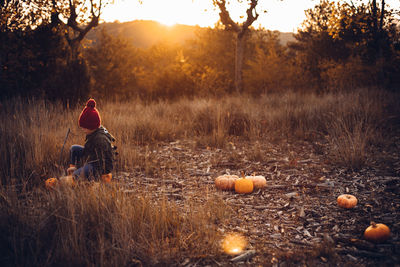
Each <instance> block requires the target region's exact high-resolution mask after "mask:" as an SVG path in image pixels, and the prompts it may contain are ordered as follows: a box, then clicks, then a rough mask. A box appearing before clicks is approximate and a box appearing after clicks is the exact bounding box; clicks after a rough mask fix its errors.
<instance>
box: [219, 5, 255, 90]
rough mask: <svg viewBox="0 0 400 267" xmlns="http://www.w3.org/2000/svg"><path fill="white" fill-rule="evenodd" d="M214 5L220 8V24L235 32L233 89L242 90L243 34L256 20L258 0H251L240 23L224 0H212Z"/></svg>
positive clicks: (244, 34)
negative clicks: (233, 18) (245, 15)
mask: <svg viewBox="0 0 400 267" xmlns="http://www.w3.org/2000/svg"><path fill="white" fill-rule="evenodd" d="M213 3H214V5H217V6H218V7H219V9H220V13H219V17H220V19H221V22H222V24H223V25H224V26H225V28H226V29H227V30H231V31H234V32H235V33H236V51H235V89H236V92H237V93H242V92H243V77H242V70H243V57H244V44H245V42H244V41H245V36H246V32H247V31H248V29H249V27H250V25H251V24H252V23H253V22H254V21H256V20H257V18H258V14H257V12H256V10H255V8H256V6H257V3H258V0H251V1H250V6H249V8H248V9H247V11H246V14H247V19H246V21H245V22H244V23H243V24H242V25H240V24H239V23H236V22H234V21H233V20H232V18H231V16H230V15H229V12H228V10H227V9H226V0H213Z"/></svg>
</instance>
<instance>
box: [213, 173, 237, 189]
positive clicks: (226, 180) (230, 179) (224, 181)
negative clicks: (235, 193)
mask: <svg viewBox="0 0 400 267" xmlns="http://www.w3.org/2000/svg"><path fill="white" fill-rule="evenodd" d="M237 179H239V176H237V175H228V174H225V175H221V176H218V177H217V178H216V179H215V187H216V188H217V189H220V190H233V189H235V181H236V180H237Z"/></svg>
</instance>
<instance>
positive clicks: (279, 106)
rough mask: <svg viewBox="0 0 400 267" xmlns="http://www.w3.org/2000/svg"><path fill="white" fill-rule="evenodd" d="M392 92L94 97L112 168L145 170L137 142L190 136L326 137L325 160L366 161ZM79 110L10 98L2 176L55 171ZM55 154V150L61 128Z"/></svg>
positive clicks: (391, 106)
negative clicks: (113, 151) (114, 158)
mask: <svg viewBox="0 0 400 267" xmlns="http://www.w3.org/2000/svg"><path fill="white" fill-rule="evenodd" d="M396 99H398V97H397V96H396V95H393V94H389V93H385V92H380V91H367V90H365V91H358V92H353V93H336V94H335V93H332V94H325V95H314V94H296V93H293V92H286V93H282V94H273V95H265V96H263V97H260V98H257V99H254V98H250V97H246V96H240V97H238V96H226V97H225V98H223V99H195V100H188V99H182V100H179V101H177V102H173V103H167V102H158V103H151V104H145V103H143V102H140V101H132V102H126V103H113V102H104V101H98V105H97V107H98V109H99V111H100V113H101V116H102V121H103V124H104V125H105V126H106V127H107V128H108V129H109V130H110V131H111V132H112V133H113V134H114V135H115V136H116V139H117V143H116V145H117V146H118V147H119V153H120V155H119V157H118V163H117V166H118V169H124V170H129V169H133V168H141V169H146V168H148V167H149V166H148V164H151V160H148V159H149V158H148V157H147V156H148V155H144V154H143V153H142V152H141V151H142V149H141V147H143V146H151V145H152V144H154V143H157V142H170V141H174V140H177V139H194V140H195V141H196V142H197V144H198V145H199V146H214V147H224V146H225V145H226V144H227V143H228V142H229V141H231V139H233V138H242V139H246V140H250V141H258V140H261V141H262V140H266V139H268V140H276V141H277V142H281V141H288V140H289V139H294V140H295V139H299V138H300V139H304V138H305V139H308V140H310V141H321V140H322V141H326V142H327V143H328V146H327V147H326V151H327V152H328V154H329V155H330V159H331V160H332V161H333V162H335V163H339V164H342V165H344V166H348V167H352V168H353V167H360V166H362V165H364V164H366V163H367V161H368V157H369V154H368V153H369V150H371V149H372V148H373V147H374V145H377V144H381V143H382V140H383V139H384V138H383V135H384V134H385V129H387V128H388V125H387V123H388V120H387V118H388V117H389V115H390V114H389V111H390V112H391V113H396V112H397V110H398V107H397V104H396V101H397V100H396ZM78 106H79V107H78V108H65V107H63V106H62V105H61V104H57V103H48V102H46V101H43V100H25V99H16V100H13V101H9V102H7V103H3V105H2V108H1V110H0V118H1V121H2V124H1V125H0V136H1V137H0V153H1V155H2V161H1V163H0V169H1V170H0V172H1V181H2V183H3V184H8V183H10V181H12V180H16V181H29V180H32V179H33V178H34V177H39V176H40V175H43V176H46V175H47V176H48V175H60V174H61V173H62V172H63V171H64V169H63V167H61V166H66V165H67V163H68V162H67V161H68V149H69V147H70V146H71V145H72V144H76V143H77V144H82V143H83V142H84V134H83V132H81V131H80V130H79V128H78V126H77V118H78V116H79V113H80V111H81V107H82V106H84V103H81V105H78ZM68 128H71V134H70V136H69V138H68V140H67V142H66V146H65V148H64V152H63V154H62V157H60V152H61V148H62V144H63V141H64V138H65V135H66V132H67V129H68Z"/></svg>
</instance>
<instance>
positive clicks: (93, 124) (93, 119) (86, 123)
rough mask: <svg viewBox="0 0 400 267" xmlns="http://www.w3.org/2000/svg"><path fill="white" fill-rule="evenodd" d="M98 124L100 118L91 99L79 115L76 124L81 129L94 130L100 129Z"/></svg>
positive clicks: (94, 102)
mask: <svg viewBox="0 0 400 267" xmlns="http://www.w3.org/2000/svg"><path fill="white" fill-rule="evenodd" d="M100 123H101V118H100V114H99V111H98V110H97V109H96V101H95V100H94V99H92V98H91V99H89V100H88V102H87V103H86V107H85V108H84V109H83V110H82V112H81V114H80V115H79V121H78V124H79V126H80V127H82V128H86V129H89V130H94V129H97V128H99V127H100Z"/></svg>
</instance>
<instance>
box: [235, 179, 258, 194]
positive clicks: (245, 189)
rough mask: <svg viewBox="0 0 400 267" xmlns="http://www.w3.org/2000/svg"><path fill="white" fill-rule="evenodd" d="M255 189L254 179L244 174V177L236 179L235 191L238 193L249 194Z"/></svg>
mask: <svg viewBox="0 0 400 267" xmlns="http://www.w3.org/2000/svg"><path fill="white" fill-rule="evenodd" d="M253 190H254V184H253V181H252V180H250V179H248V178H246V177H244V175H243V176H242V178H239V179H237V180H236V181H235V191H236V193H239V194H248V193H251V192H253Z"/></svg>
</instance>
